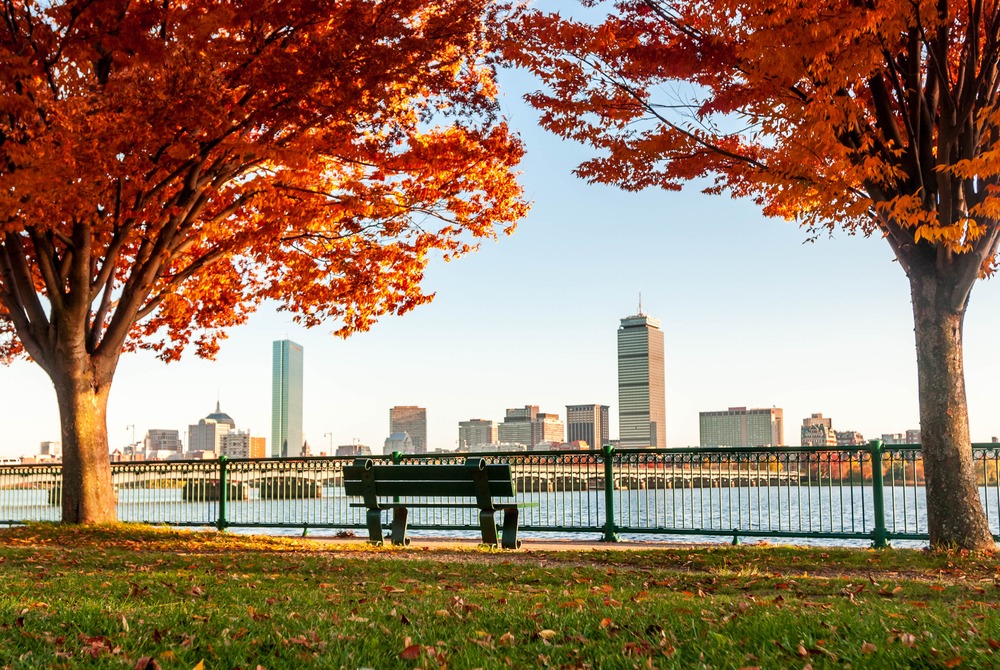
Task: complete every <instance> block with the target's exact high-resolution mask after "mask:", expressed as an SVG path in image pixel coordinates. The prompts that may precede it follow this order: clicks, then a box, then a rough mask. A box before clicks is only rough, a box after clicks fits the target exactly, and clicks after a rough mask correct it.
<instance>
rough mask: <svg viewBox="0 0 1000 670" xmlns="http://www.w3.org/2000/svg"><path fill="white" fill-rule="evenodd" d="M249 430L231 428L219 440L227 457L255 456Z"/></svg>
mask: <svg viewBox="0 0 1000 670" xmlns="http://www.w3.org/2000/svg"><path fill="white" fill-rule="evenodd" d="M250 439H251V438H250V431H249V430H231V431H229V432H228V433H226V434H225V435H223V436H222V438H221V439H220V440H219V448H220V450H221V454H222V455H223V456H225V457H227V458H253V457H252V456H251V455H250V454H251V449H250Z"/></svg>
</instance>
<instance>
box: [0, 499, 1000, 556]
mask: <svg viewBox="0 0 1000 670" xmlns="http://www.w3.org/2000/svg"><path fill="white" fill-rule="evenodd" d="M989 494H990V497H987V491H986V489H983V490H982V495H983V499H984V503H985V504H986V508H987V512H988V515H989V518H990V523H991V527H992V528H993V532H994V533H997V532H998V530H1000V529H998V523H997V521H998V515H997V510H998V508H1000V499H998V498H997V492H996V490H995V489H990V491H989ZM887 496H888V497H887V499H886V501H885V518H886V526H887V529H888V531H889V533H890V534H892V533H906V534H924V533H926V532H927V514H926V504H925V499H924V489H923V488H922V487H908V488H896V489H891V490H888V491H887ZM516 500H517V503H518V505H519V508H520V522H519V526H520V527H521V528H522V531H521V537H522V538H523V539H530V538H532V537H545V538H576V539H589V540H593V539H598V538H600V537H601V536H602V533H603V527H604V523H605V518H606V517H605V510H606V502H605V495H604V491H601V490H585V491H573V492H569V491H567V492H533V493H523V494H518V496H517V499H516ZM352 502H356V499H348V498H347V497H346V496H345V495H344V492H343V489H342V488H339V487H325V488H323V490H322V496H321V497H319V498H315V499H306V500H262V499H259V498H258V497H257V495H256V492H255V490H253V489H251V490H250V492H249V499H248V500H245V501H228V502H227V504H226V519H227V521H228V524H229V525H230V526H231V527H233V529H234V530H244V529H251V530H256V531H257V532H267V533H274V534H288V535H297V534H301V533H302V530H303V528H305V527H308V528H309V534H311V535H325V534H335V533H337V532H345V531H346V532H353V533H355V534H357V535H360V536H364V535H365V534H366V531H365V530H364V522H365V510H364V509H362V508H359V507H355V506H352V505H351V503H352ZM440 502H444V501H440ZM453 502H458V501H453ZM612 503H613V506H614V510H615V515H614V516H615V522H616V526H617V527H618V528H619V535H620V537H621V538H622V539H625V540H635V541H642V540H647V541H649V540H657V541H663V540H677V541H701V540H707V541H730V540H732V537H733V531H734V529H736V530H737V531H738V532H739V531H742V532H747V531H749V532H751V533H764V534H771V533H773V534H775V535H776V537H747V536H744V537H743V538H741V539H742V541H745V542H755V541H765V540H766V541H768V542H772V543H773V542H782V543H793V544H821V545H855V546H867V545H868V544H870V539H868V538H869V537H870V534H871V532H872V530H873V529H874V527H875V522H874V519H875V509H874V499H873V495H872V488H871V487H870V486H843V487H839V486H824V487H807V486H788V487H780V486H776V487H759V488H758V487H733V488H693V489H656V490H644V489H643V490H620V491H614V492H613V495H612ZM118 515H119V518H120V519H121V520H122V521H132V522H142V523H151V524H172V525H185V526H215V524H216V523H217V521H218V518H219V504H218V502H184V501H183V500H182V499H181V490H180V489H177V488H173V489H122V490H120V491H119V498H118ZM476 516H477V512H476V510H474V509H468V508H414V509H412V510H411V513H410V525H411V528H413V530H412V533H413V535H415V536H420V535H437V536H441V535H445V536H465V537H477V536H478V530H477V528H478V522H477V518H476ZM29 520H30V521H58V520H59V509H58V507H56V506H53V505H50V504H49V500H48V491H46V490H31V489H22V490H16V491H11V490H4V491H0V521H5V522H16V521H29ZM419 526H430V527H432V528H429V529H421V528H419ZM439 526H449V527H455V526H464V527H465V528H467V530H458V529H455V528H449V529H440V528H436V527H439ZM824 534H834V535H854V536H856V537H853V538H846V537H833V538H830V537H821V536H822V535H824ZM791 535H797V536H799V537H791ZM893 544H894V545H895V546H903V545H911V546H922V545H924V544H926V542H925V541H921V540H912V541H906V540H894V541H893Z"/></svg>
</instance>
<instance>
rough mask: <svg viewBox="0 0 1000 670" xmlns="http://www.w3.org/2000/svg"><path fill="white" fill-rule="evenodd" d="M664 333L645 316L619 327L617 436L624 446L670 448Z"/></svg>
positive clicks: (624, 320)
mask: <svg viewBox="0 0 1000 670" xmlns="http://www.w3.org/2000/svg"><path fill="white" fill-rule="evenodd" d="M663 378H664V372H663V331H662V330H660V321H659V319H654V318H653V317H651V316H648V315H646V314H643V313H642V307H641V306H640V308H639V313H638V314H636V315H634V316H628V317H625V318H624V319H622V320H621V327H620V328H618V435H619V438H620V444H621V446H622V447H626V448H630V447H654V448H659V449H662V448H664V447H666V446H667V436H666V423H667V401H666V395H665V393H664V380H663Z"/></svg>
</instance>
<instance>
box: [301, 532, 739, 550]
mask: <svg viewBox="0 0 1000 670" xmlns="http://www.w3.org/2000/svg"><path fill="white" fill-rule="evenodd" d="M307 539H311V540H316V541H318V542H329V543H330V544H334V545H338V544H339V545H343V546H344V548H345V549H346V548H350V549H362V548H366V547H369V546H370V545H368V541H367V539H366V538H365V537H363V536H362V537H346V538H345V537H336V536H329V535H310V536H309V537H308V538H307ZM386 546H391V545H389V543H388V541H387V542H386ZM480 546H481V545H480V541H479V540H478V539H474V538H458V537H419V536H417V537H414V536H412V535H411V536H410V546H408V547H406V549H407V550H410V551H420V550H422V549H427V550H444V551H447V550H464V551H469V550H473V549H477V548H478V547H480ZM724 546H728V543H694V542H651V541H642V542H630V541H622V542H600V541H597V540H563V539H548V538H528V539H523V538H522V539H521V548H520V549H519V550H518V551H527V552H533V551H645V550H664V549H689V548H691V547H724Z"/></svg>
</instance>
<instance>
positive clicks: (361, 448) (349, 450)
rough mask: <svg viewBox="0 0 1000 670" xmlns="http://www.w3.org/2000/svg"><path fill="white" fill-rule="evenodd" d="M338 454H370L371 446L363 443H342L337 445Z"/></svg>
mask: <svg viewBox="0 0 1000 670" xmlns="http://www.w3.org/2000/svg"><path fill="white" fill-rule="evenodd" d="M337 455H338V456H371V455H372V448H371V447H369V446H366V445H364V444H342V445H340V446H338V447H337Z"/></svg>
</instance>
